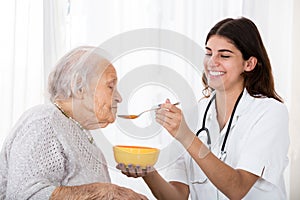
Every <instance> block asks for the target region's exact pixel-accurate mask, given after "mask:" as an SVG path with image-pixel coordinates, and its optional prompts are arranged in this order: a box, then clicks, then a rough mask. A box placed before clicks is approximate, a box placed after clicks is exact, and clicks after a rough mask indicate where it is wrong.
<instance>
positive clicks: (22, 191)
mask: <svg viewBox="0 0 300 200" xmlns="http://www.w3.org/2000/svg"><path fill="white" fill-rule="evenodd" d="M93 182H110V177H109V174H108V169H107V165H106V161H105V158H104V156H103V154H102V152H101V150H100V149H99V148H98V147H97V146H96V145H95V144H91V143H90V142H89V140H88V137H87V136H86V134H85V133H84V132H83V131H82V130H81V129H80V128H79V127H78V126H77V125H76V124H75V123H74V122H73V121H72V120H70V119H68V118H67V117H66V116H64V115H63V114H62V113H61V111H60V110H58V109H57V108H56V107H55V106H54V105H53V104H46V105H40V106H36V107H34V108H32V109H30V110H29V111H27V112H25V113H24V114H23V116H22V117H21V119H20V120H19V121H18V123H17V124H16V126H15V127H14V129H13V130H12V132H11V134H10V135H9V136H8V137H7V139H6V141H5V143H4V145H3V149H2V151H1V153H0V200H2V199H17V200H21V199H32V200H33V199H39V200H40V199H41V200H42V199H43V200H44V199H49V197H50V196H51V193H52V192H53V190H54V189H55V188H56V187H57V186H61V185H65V186H71V185H81V184H87V183H93Z"/></svg>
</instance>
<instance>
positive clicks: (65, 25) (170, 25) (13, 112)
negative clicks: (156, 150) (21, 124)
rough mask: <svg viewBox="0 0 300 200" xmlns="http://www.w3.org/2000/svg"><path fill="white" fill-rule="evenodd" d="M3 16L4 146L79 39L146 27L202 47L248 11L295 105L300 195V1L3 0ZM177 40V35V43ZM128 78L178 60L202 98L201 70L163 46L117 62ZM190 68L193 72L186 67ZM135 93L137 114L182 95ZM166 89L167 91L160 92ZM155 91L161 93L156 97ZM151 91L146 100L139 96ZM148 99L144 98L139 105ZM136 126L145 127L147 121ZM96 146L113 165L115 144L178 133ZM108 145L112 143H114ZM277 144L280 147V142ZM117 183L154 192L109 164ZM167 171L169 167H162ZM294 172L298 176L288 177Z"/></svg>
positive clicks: (292, 190) (113, 133) (113, 134)
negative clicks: (299, 60) (215, 30)
mask: <svg viewBox="0 0 300 200" xmlns="http://www.w3.org/2000/svg"><path fill="white" fill-rule="evenodd" d="M0 5H3V6H0V20H1V22H2V23H1V26H2V27H1V30H2V31H1V33H0V34H1V37H0V42H1V44H2V45H1V46H0V56H1V60H0V70H1V74H0V78H1V79H0V89H1V98H0V105H2V112H1V115H0V122H1V126H0V148H1V145H2V143H3V141H4V138H5V136H6V135H7V134H8V132H9V130H10V129H11V128H12V125H13V124H14V123H15V122H16V120H17V119H18V118H19V116H20V115H21V114H22V113H23V112H24V111H25V110H26V109H27V108H29V107H31V106H33V105H36V104H39V103H43V102H45V101H48V100H47V97H46V95H45V89H46V87H45V86H46V83H47V76H48V74H49V72H50V70H51V68H52V67H53V66H54V65H55V63H56V61H57V60H58V59H59V58H60V57H61V56H62V55H63V54H64V53H66V52H67V51H69V50H70V49H72V48H74V47H77V46H78V45H95V46H98V45H100V44H102V43H103V42H105V41H107V40H109V39H110V38H112V37H113V36H116V35H119V34H121V33H124V32H126V31H132V30H136V29H142V28H155V29H164V30H171V31H174V32H176V33H179V34H182V35H184V36H186V37H188V38H190V39H191V40H192V41H194V42H196V43H197V44H199V45H200V46H203V44H204V41H205V37H206V34H207V32H208V31H209V29H210V28H211V27H212V26H213V25H214V24H215V23H216V22H217V21H219V20H221V19H223V18H225V17H238V16H245V17H248V18H250V19H252V20H253V21H254V22H255V23H256V24H257V26H258V28H259V30H260V32H261V35H262V37H263V41H264V43H265V46H266V48H267V51H268V53H269V56H270V59H271V63H272V66H273V72H274V77H275V83H276V89H277V91H278V93H279V94H280V95H281V96H282V97H283V98H284V99H285V102H286V104H287V106H288V108H289V110H290V113H291V115H290V117H291V120H290V121H291V133H290V135H291V139H292V146H291V150H290V158H291V166H290V167H289V168H288V170H287V173H286V174H287V175H286V180H287V181H286V184H287V187H288V190H289V191H288V193H289V199H299V197H300V191H299V190H298V189H297V187H299V184H300V183H299V180H300V177H299V173H297V170H296V169H297V167H299V165H300V164H299V162H300V161H299V151H300V149H299V136H297V132H299V128H300V127H299V124H300V123H299V120H297V119H299V114H297V113H299V111H300V110H299V106H297V105H296V103H295V102H300V101H299V100H300V99H299V96H300V94H299V91H300V89H299V86H297V85H300V84H299V78H298V77H296V75H295V74H299V73H295V72H299V70H297V69H298V67H299V66H296V56H298V55H299V50H298V49H299V45H300V44H299V43H300V42H299V37H298V35H299V24H300V23H299V22H300V21H299V20H298V19H299V16H298V15H299V14H298V15H297V14H296V13H299V12H300V7H299V6H300V5H299V2H297V0H286V1H284V3H283V1H279V0H265V1H260V0H211V1H206V0H191V1H184V0H143V1H141V0H126V1H122V0H57V1H48V0H44V1H39V0H10V1H5V0H1V4H0ZM174 42H176V41H174ZM113 64H114V65H115V67H116V68H117V71H118V76H119V79H120V80H122V78H123V77H125V76H126V74H128V73H129V72H130V71H131V70H134V69H135V68H136V67H138V66H141V65H145V64H155V65H165V66H172V67H173V70H175V71H176V72H177V73H179V74H181V75H182V76H183V77H184V78H185V79H186V80H187V83H188V84H189V86H190V87H191V88H192V89H193V91H194V93H195V97H196V98H197V99H198V98H200V97H201V81H200V77H199V73H196V72H194V71H193V70H191V71H188V70H189V69H190V68H187V67H186V66H187V65H188V64H187V63H185V62H183V61H182V60H181V59H178V57H176V56H174V55H167V54H166V53H164V52H153V51H152V52H151V51H147V50H141V51H136V52H132V53H130V54H127V55H126V56H123V57H122V58H120V59H118V60H117V61H116V62H115V63H113ZM184 69H188V70H184ZM144 89H145V90H146V92H145V91H144V92H143V91H142V90H137V91H136V93H133V94H132V95H131V99H130V101H129V107H128V111H130V112H132V113H138V112H139V111H141V110H143V108H148V107H151V105H153V104H154V103H156V102H162V101H164V99H165V98H166V97H171V99H172V100H174V101H175V100H177V99H178V97H177V96H176V94H172V93H168V91H167V90H165V89H161V88H160V87H152V88H151V87H144ZM158 93H167V94H166V95H161V96H159V95H157V94H158ZM154 94H155V95H154ZM143 95H144V96H146V98H148V102H146V101H145V100H144V99H143V98H141V97H140V96H143ZM140 102H143V103H140ZM146 117H148V118H144V119H141V120H140V121H137V122H136V125H138V124H139V126H141V127H143V126H147V123H146V121H147V119H149V116H146ZM93 134H94V136H95V138H96V141H97V144H98V145H99V146H101V148H104V149H105V154H106V157H107V159H108V161H109V163H113V162H114V161H113V155H112V152H111V145H114V144H119V143H122V144H129V143H130V144H135V145H139V144H142V145H151V146H157V147H165V146H166V145H168V144H169V143H170V142H172V139H171V138H170V137H169V136H168V134H159V135H158V136H156V137H154V138H152V139H149V140H142V141H141V140H138V139H134V138H132V137H128V135H124V134H120V131H119V130H118V127H116V126H115V125H111V126H109V127H108V128H106V129H104V130H101V131H100V132H99V131H95V132H94V133H93ZM108 143H110V145H108ZM274 148H275V147H274ZM110 173H111V176H112V181H113V182H115V183H118V184H120V185H125V186H127V187H131V188H133V189H134V190H136V191H139V192H142V193H144V194H146V195H147V196H149V197H151V198H152V199H154V198H153V196H152V195H151V193H150V191H149V190H148V189H147V187H146V185H145V184H144V183H143V182H142V181H141V180H137V179H129V178H126V177H125V176H123V175H121V174H120V173H119V172H117V171H116V170H114V169H113V168H112V167H111V168H110ZM161 173H162V174H163V173H164V170H162V171H161ZM290 173H291V174H292V175H290Z"/></svg>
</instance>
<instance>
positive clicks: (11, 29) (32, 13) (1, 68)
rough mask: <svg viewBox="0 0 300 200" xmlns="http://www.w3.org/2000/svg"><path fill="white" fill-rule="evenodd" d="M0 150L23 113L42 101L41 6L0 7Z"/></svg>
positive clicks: (36, 2) (15, 0) (18, 1)
mask: <svg viewBox="0 0 300 200" xmlns="http://www.w3.org/2000/svg"><path fill="white" fill-rule="evenodd" d="M0 5H1V6H0V20H1V33H0V35H1V37H0V44H1V45H0V58H1V59H0V72H1V73H0V91H1V98H0V105H1V115H0V123H1V125H0V147H2V143H3V141H4V138H5V136H6V135H7V134H8V132H9V130H10V129H11V127H12V125H13V124H14V123H15V122H16V120H17V119H18V118H19V117H20V115H21V114H22V113H23V112H24V110H26V109H28V108H29V107H32V106H34V105H37V104H40V103H42V102H43V101H44V68H43V58H44V54H43V2H42V1H40V0H10V1H5V0H1V3H0Z"/></svg>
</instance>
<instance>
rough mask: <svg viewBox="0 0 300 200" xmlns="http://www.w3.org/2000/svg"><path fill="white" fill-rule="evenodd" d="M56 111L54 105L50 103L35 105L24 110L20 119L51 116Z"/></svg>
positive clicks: (36, 118)
mask: <svg viewBox="0 0 300 200" xmlns="http://www.w3.org/2000/svg"><path fill="white" fill-rule="evenodd" d="M56 111H57V109H56V107H55V106H54V105H53V104H51V103H46V104H40V105H36V106H33V107H31V108H29V109H28V110H26V111H25V112H24V113H23V115H22V116H21V120H22V119H29V118H30V119H31V120H39V119H44V118H51V116H52V115H53V114H54V113H55V112H56Z"/></svg>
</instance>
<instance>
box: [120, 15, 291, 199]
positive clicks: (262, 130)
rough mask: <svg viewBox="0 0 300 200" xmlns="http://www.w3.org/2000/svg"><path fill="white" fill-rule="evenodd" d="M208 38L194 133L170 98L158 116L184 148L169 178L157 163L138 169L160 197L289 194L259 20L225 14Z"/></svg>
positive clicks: (284, 125) (281, 125) (284, 132)
mask: <svg viewBox="0 0 300 200" xmlns="http://www.w3.org/2000/svg"><path fill="white" fill-rule="evenodd" d="M205 45H206V47H205V48H206V57H205V59H204V69H205V70H204V78H203V80H204V84H205V86H206V88H205V94H207V98H204V99H202V100H201V101H200V102H199V108H200V110H201V112H200V119H202V120H203V122H202V127H199V128H200V130H199V131H198V132H197V134H196V136H197V137H196V136H195V134H194V133H193V132H192V131H191V130H190V129H189V127H188V126H187V124H186V122H185V119H184V117H183V115H182V112H181V110H180V109H179V108H177V107H176V106H173V105H172V104H171V103H170V102H169V101H168V100H167V101H166V103H165V104H163V105H161V109H160V110H158V111H157V113H156V120H157V122H158V123H160V124H161V125H162V126H163V127H164V128H166V129H167V130H168V132H169V133H170V134H171V135H172V136H173V137H175V138H176V139H177V140H178V141H179V142H180V143H181V144H182V145H183V146H184V147H185V149H186V150H187V153H186V154H185V155H183V156H182V157H180V158H179V159H178V161H177V162H176V164H175V165H174V166H172V168H171V169H169V170H168V174H167V177H168V181H169V182H167V181H165V180H164V179H163V178H162V177H161V176H160V175H159V173H158V172H157V171H155V170H154V171H151V172H150V171H148V172H147V173H137V174H138V175H140V176H143V179H144V181H145V182H146V183H147V185H148V186H149V187H150V189H151V191H152V192H153V194H154V195H155V196H156V197H157V198H158V199H172V200H174V199H188V196H189V195H190V196H191V199H273V200H274V199H286V192H285V186H284V177H283V173H284V169H285V168H286V166H287V164H288V158H287V153H288V147H289V134H288V112H287V108H286V106H285V105H284V104H283V103H282V99H281V98H280V97H279V96H278V94H277V93H276V92H275V89H274V80H273V76H272V70H271V65H270V61H269V58H268V55H267V52H266V50H265V47H264V45H263V42H262V40H261V37H260V34H259V32H258V30H257V27H256V26H255V24H254V23H253V22H252V21H251V20H249V19H247V18H239V19H225V20H222V21H220V22H219V23H217V24H216V25H215V26H214V27H213V28H212V29H211V30H210V32H209V33H208V35H207V38H206V42H205ZM118 168H119V169H121V170H122V172H123V173H124V174H126V175H127V176H133V177H136V176H137V175H136V174H135V173H131V172H132V169H131V170H129V172H128V170H127V171H126V169H125V168H124V166H123V165H118Z"/></svg>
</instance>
